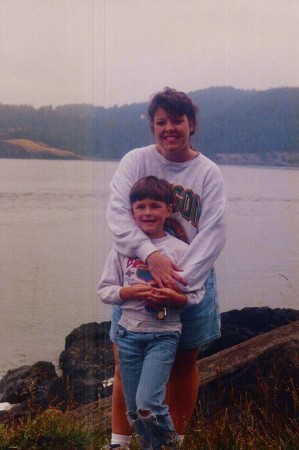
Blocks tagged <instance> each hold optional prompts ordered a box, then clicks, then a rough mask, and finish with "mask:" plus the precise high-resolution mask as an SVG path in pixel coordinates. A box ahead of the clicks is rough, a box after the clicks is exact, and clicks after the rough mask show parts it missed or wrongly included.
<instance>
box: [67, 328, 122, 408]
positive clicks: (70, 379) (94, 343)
mask: <svg viewBox="0 0 299 450" xmlns="http://www.w3.org/2000/svg"><path fill="white" fill-rule="evenodd" d="M109 329H110V322H102V323H95V322H93V323H89V324H84V325H81V326H80V327H79V328H76V329H75V330H73V331H72V332H71V333H70V334H69V335H68V336H67V337H66V340H65V350H64V351H63V352H62V353H61V355H60V359H59V365H60V368H61V370H62V373H63V380H64V382H65V384H66V385H67V388H68V391H69V394H70V396H72V399H73V400H74V401H75V402H77V403H79V404H85V403H89V402H91V401H94V400H97V399H98V398H99V396H100V397H105V396H107V395H111V386H110V387H105V381H104V380H107V379H109V378H111V377H112V376H113V374H114V357H113V346H112V343H111V341H110V338H109Z"/></svg>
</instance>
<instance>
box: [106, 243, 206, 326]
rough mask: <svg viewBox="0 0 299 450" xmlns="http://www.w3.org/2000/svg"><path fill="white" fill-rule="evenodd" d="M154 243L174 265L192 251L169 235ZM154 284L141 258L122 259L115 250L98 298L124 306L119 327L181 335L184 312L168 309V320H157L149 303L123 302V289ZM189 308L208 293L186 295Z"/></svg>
mask: <svg viewBox="0 0 299 450" xmlns="http://www.w3.org/2000/svg"><path fill="white" fill-rule="evenodd" d="M152 243H153V244H154V245H155V247H156V248H157V249H158V250H159V251H160V252H161V253H163V254H164V255H167V256H169V257H170V258H171V259H172V260H173V261H174V262H177V261H179V260H180V259H181V258H182V256H183V255H184V254H185V253H186V251H187V250H188V247H189V246H188V245H187V244H186V243H185V242H182V241H180V240H179V239H176V238H175V237H173V236H170V235H169V234H167V235H166V236H165V237H163V238H160V239H153V240H152ZM151 280H152V276H151V273H150V271H149V269H148V266H147V264H145V263H144V262H143V261H141V260H140V259H138V258H132V257H128V256H123V255H120V254H119V253H118V252H116V250H114V249H113V250H112V251H111V252H110V254H109V256H108V259H107V261H106V264H105V267H104V270H103V273H102V277H101V280H100V282H99V285H98V294H99V296H100V298H101V300H102V301H103V302H104V303H108V304H110V305H120V307H121V309H122V315H121V319H120V321H119V325H122V326H123V327H124V328H126V329H127V330H130V331H135V332H165V331H180V330H181V322H180V313H181V312H182V309H183V308H174V307H170V306H169V307H168V308H167V315H166V318H165V319H164V320H157V319H156V314H155V313H154V312H148V311H146V309H145V305H146V300H142V299H141V300H134V299H132V300H126V301H123V300H122V299H121V297H120V295H119V292H120V289H121V287H122V286H132V285H134V284H139V283H143V284H146V283H148V282H150V281H151ZM186 295H187V299H188V300H187V304H186V305H185V306H184V308H186V307H188V306H192V305H194V304H197V303H199V302H200V301H201V300H202V298H203V295H204V289H202V290H199V291H196V292H190V293H186Z"/></svg>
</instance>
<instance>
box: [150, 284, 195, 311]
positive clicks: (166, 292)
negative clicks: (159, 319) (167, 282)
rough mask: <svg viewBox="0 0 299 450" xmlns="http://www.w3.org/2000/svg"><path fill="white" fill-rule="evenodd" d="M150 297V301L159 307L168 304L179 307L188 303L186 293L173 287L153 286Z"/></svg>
mask: <svg viewBox="0 0 299 450" xmlns="http://www.w3.org/2000/svg"><path fill="white" fill-rule="evenodd" d="M148 298H149V300H150V303H151V304H153V305H154V306H157V307H159V306H165V305H166V304H167V305H169V306H172V307H175V308H178V307H182V306H184V305H185V304H186V303H187V296H186V295H185V294H183V293H182V292H178V291H175V290H174V289H171V288H152V292H151V294H150V295H149V296H148Z"/></svg>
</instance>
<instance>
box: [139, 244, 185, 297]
mask: <svg viewBox="0 0 299 450" xmlns="http://www.w3.org/2000/svg"><path fill="white" fill-rule="evenodd" d="M146 263H147V265H148V268H149V270H150V272H151V274H152V277H153V279H154V281H155V283H156V284H157V286H159V287H160V288H163V287H165V286H168V287H170V288H171V289H174V290H176V291H178V290H179V287H178V284H177V282H179V283H181V284H182V285H183V286H186V285H187V283H186V281H185V280H184V278H183V277H181V276H180V274H179V273H178V272H181V271H182V269H181V268H180V267H178V266H177V265H176V264H174V263H173V262H172V261H171V259H170V258H168V257H167V256H165V255H162V253H160V252H158V251H156V252H153V253H151V254H150V255H149V256H148V258H147V260H146Z"/></svg>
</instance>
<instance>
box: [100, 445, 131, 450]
mask: <svg viewBox="0 0 299 450" xmlns="http://www.w3.org/2000/svg"><path fill="white" fill-rule="evenodd" d="M114 449H115V450H127V448H125V447H122V446H121V445H120V444H106V445H104V447H101V449H100V450H114Z"/></svg>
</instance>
